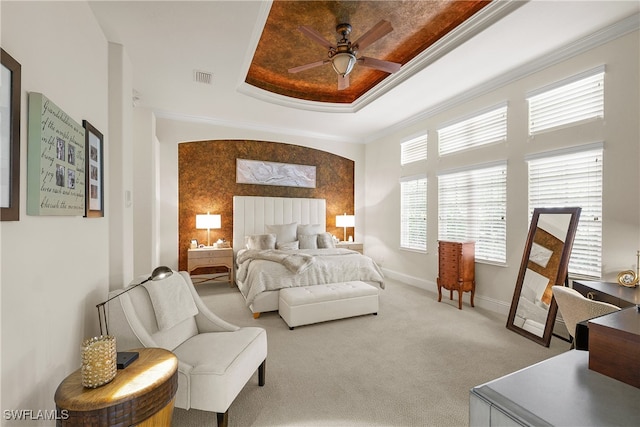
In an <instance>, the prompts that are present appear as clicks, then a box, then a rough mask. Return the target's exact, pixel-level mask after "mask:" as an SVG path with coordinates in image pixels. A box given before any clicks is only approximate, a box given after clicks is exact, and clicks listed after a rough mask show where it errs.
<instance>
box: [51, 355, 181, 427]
mask: <svg viewBox="0 0 640 427" xmlns="http://www.w3.org/2000/svg"><path fill="white" fill-rule="evenodd" d="M130 351H137V352H138V353H140V356H139V357H138V359H137V360H135V361H133V362H132V363H131V364H130V365H129V366H127V367H126V368H125V369H119V370H118V372H117V374H116V377H115V378H114V379H113V380H112V381H111V382H110V383H108V384H105V385H103V386H101V387H98V388H85V387H83V386H82V374H81V371H80V369H78V370H77V371H75V372H74V373H72V374H71V375H69V376H68V377H67V378H65V379H64V381H62V383H60V385H59V386H58V389H57V390H56V394H55V402H56V409H57V411H58V414H60V416H59V419H58V421H57V425H58V426H78V425H91V426H131V425H137V426H169V425H171V417H172V415H173V404H174V401H175V395H176V391H177V390H178V359H177V358H176V356H175V355H174V354H173V353H171V352H170V351H167V350H164V349H161V348H140V349H135V350H130Z"/></svg>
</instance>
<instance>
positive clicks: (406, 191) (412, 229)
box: [400, 175, 427, 251]
mask: <svg viewBox="0 0 640 427" xmlns="http://www.w3.org/2000/svg"><path fill="white" fill-rule="evenodd" d="M400 211H401V212H400V222H401V224H400V247H402V248H405V249H414V250H420V251H426V250H427V178H426V176H424V175H419V176H413V177H406V178H402V180H401V181H400Z"/></svg>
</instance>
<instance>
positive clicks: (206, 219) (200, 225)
mask: <svg viewBox="0 0 640 427" xmlns="http://www.w3.org/2000/svg"><path fill="white" fill-rule="evenodd" d="M221 227H222V221H221V220H220V215H209V212H207V214H206V215H196V228H197V229H200V230H207V246H211V229H212V228H221Z"/></svg>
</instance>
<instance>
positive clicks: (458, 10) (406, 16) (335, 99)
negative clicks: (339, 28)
mask: <svg viewBox="0 0 640 427" xmlns="http://www.w3.org/2000/svg"><path fill="white" fill-rule="evenodd" d="M489 3H490V1H480V0H471V1H459V0H417V1H416V0H414V1H289V0H286V1H281V0H275V1H274V2H273V5H272V7H271V10H270V12H269V16H268V17H267V22H266V24H265V27H264V29H263V31H262V35H261V37H260V40H259V42H258V46H257V48H256V52H255V54H254V57H253V60H252V63H251V66H250V67H249V71H248V73H247V77H246V79H245V81H246V83H248V84H250V85H253V86H255V87H258V88H260V89H264V90H267V91H269V92H273V93H277V94H280V95H284V96H288V97H292V98H297V99H303V100H308V101H318V102H330V103H343V104H345V103H346V104H349V103H352V102H354V101H355V100H357V99H358V98H359V97H360V96H362V95H363V94H365V93H367V91H369V90H370V89H372V88H373V87H375V86H376V85H377V84H378V83H380V82H381V81H382V80H384V79H385V78H386V77H387V76H389V74H387V73H385V72H382V71H378V70H374V69H371V68H366V67H364V66H362V65H360V64H359V63H358V64H356V66H355V67H354V69H353V71H352V72H351V73H350V74H349V77H350V86H349V88H347V89H344V90H338V76H337V74H336V72H335V71H334V70H333V68H332V66H331V64H330V63H327V64H324V65H321V66H319V67H316V68H312V69H308V70H305V71H302V72H299V73H296V74H291V73H289V72H288V71H287V70H288V69H289V68H293V67H297V66H299V65H305V64H309V63H312V62H316V61H321V60H324V59H328V56H327V50H326V49H325V48H323V47H322V46H320V45H319V44H317V43H314V42H313V41H311V40H310V39H309V38H307V37H306V36H304V35H303V34H302V33H301V32H300V31H299V30H298V27H299V26H300V25H306V26H309V27H311V28H313V29H315V30H316V31H318V32H319V33H320V34H321V35H322V36H323V37H324V38H325V39H326V40H327V41H329V42H331V43H332V44H335V43H336V41H337V39H338V34H337V33H336V31H335V29H336V25H338V24H341V23H349V24H351V26H352V28H353V30H352V32H351V40H352V41H355V40H357V39H358V37H360V36H361V35H362V34H364V33H365V32H366V31H368V30H369V29H370V28H371V27H373V26H374V25H375V24H377V23H378V22H379V21H380V20H382V19H385V20H387V21H389V22H390V23H391V25H392V26H393V31H392V32H391V33H389V34H387V35H386V36H384V37H382V38H381V39H379V40H378V41H376V42H375V43H373V44H371V45H370V46H368V47H366V48H365V49H363V50H362V51H360V52H358V57H360V56H367V57H371V58H375V59H382V60H386V61H392V62H398V63H400V64H403V65H404V64H406V63H407V62H409V61H410V60H411V59H413V58H415V57H416V56H417V55H419V54H420V53H421V52H423V51H424V50H426V49H427V48H429V46H431V45H432V44H433V43H435V42H436V41H438V40H439V39H441V38H442V37H443V36H445V35H446V34H447V33H448V32H450V31H451V30H453V29H454V28H455V27H457V26H458V25H460V24H461V23H463V22H464V21H465V20H467V19H468V18H469V17H471V16H472V15H473V14H475V13H476V12H478V11H479V10H480V9H482V8H483V7H485V6H486V5H488V4H489Z"/></svg>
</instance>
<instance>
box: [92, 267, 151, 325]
mask: <svg viewBox="0 0 640 427" xmlns="http://www.w3.org/2000/svg"><path fill="white" fill-rule="evenodd" d="M149 280H151V277H149V278H147V279H145V280H143V281H142V282H140V283H136V284H135V285H133V286H131V287H130V288H127V289H125V290H124V291H122V292H120V293H119V294H116V295H114V296H112V297H111V298H109V299H108V300H106V301H103V302H101V303H100V304H96V308H97V309H98V323H99V324H100V335H102V318H103V317H104V327H105V331H106V333H107V335H109V325H108V323H107V312H106V308H105V305H106V304H107V303H108V302H109V301H111V300H112V299H115V298H118V297H119V296H120V295H122V294H126V293H127V292H129V291H131V290H133V289H135V288H137V287H138V286H140V285H142V284H144V283H147V282H148V281H149Z"/></svg>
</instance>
